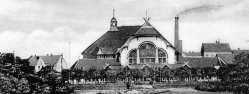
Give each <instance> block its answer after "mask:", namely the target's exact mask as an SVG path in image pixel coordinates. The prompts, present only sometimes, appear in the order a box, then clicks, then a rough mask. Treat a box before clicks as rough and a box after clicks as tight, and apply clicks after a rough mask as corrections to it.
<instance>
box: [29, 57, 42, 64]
mask: <svg viewBox="0 0 249 94" xmlns="http://www.w3.org/2000/svg"><path fill="white" fill-rule="evenodd" d="M38 59H39V57H38V56H30V57H29V58H28V61H29V66H36V65H37V63H38Z"/></svg>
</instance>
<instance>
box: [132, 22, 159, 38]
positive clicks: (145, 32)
mask: <svg viewBox="0 0 249 94" xmlns="http://www.w3.org/2000/svg"><path fill="white" fill-rule="evenodd" d="M135 36H161V34H160V33H159V32H158V31H157V30H156V29H155V28H154V27H153V26H152V25H151V24H150V23H149V22H148V21H147V20H145V23H144V24H143V25H142V26H141V27H140V28H139V29H138V30H137V32H136V33H135Z"/></svg>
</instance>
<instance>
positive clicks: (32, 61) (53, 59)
mask: <svg viewBox="0 0 249 94" xmlns="http://www.w3.org/2000/svg"><path fill="white" fill-rule="evenodd" d="M60 58H61V55H47V56H31V57H30V58H29V65H30V66H35V65H36V64H37V62H38V60H39V59H42V60H43V62H44V63H45V65H47V66H53V65H54V64H56V63H57V62H58V61H59V59H60Z"/></svg>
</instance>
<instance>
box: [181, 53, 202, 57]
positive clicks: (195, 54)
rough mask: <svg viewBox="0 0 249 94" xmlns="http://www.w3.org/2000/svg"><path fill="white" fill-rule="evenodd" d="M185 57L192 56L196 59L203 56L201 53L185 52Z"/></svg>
mask: <svg viewBox="0 0 249 94" xmlns="http://www.w3.org/2000/svg"><path fill="white" fill-rule="evenodd" d="M183 54H184V55H185V56H191V57H196V56H201V53H200V52H183Z"/></svg>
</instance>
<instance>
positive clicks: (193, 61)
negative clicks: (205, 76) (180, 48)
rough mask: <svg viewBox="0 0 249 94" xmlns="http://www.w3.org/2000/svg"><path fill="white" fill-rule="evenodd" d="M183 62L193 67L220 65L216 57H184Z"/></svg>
mask: <svg viewBox="0 0 249 94" xmlns="http://www.w3.org/2000/svg"><path fill="white" fill-rule="evenodd" d="M183 62H184V63H185V64H186V65H188V66H189V67H191V68H204V67H214V66H220V63H219V61H218V59H217V58H216V57H201V58H183Z"/></svg>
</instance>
